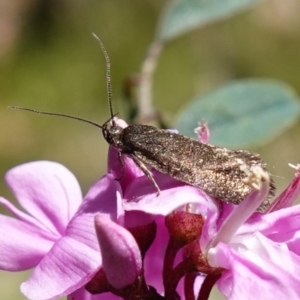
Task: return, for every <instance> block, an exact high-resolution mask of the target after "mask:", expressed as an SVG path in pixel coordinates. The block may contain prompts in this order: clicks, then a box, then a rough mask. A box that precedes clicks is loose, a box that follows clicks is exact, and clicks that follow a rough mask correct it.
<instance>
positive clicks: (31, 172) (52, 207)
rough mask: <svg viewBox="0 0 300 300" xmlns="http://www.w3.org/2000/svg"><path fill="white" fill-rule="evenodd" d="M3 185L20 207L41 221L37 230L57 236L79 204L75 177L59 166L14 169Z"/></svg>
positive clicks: (37, 164) (33, 165) (39, 164)
mask: <svg viewBox="0 0 300 300" xmlns="http://www.w3.org/2000/svg"><path fill="white" fill-rule="evenodd" d="M6 182H7V184H8V186H9V187H10V189H11V190H12V192H13V194H14V195H15V197H16V198H17V200H18V201H19V203H20V205H21V206H22V207H23V208H24V209H25V210H26V211H27V212H28V213H29V214H30V215H32V216H34V217H35V218H36V219H37V220H39V221H40V227H41V228H43V229H46V230H48V231H50V232H53V233H57V234H59V235H61V234H63V233H64V231H65V228H66V226H67V224H68V222H69V220H70V219H71V217H72V216H73V215H74V213H75V212H76V210H77V209H78V207H79V205H80V203H81V201H82V195H81V190H80V187H79V185H78V182H77V180H76V178H75V177H74V175H73V174H72V173H71V172H70V171H69V170H68V169H67V168H65V167H64V166H62V165H60V164H58V163H54V162H49V161H38V162H32V163H26V164H23V165H20V166H17V167H15V168H13V169H11V170H10V171H8V172H7V174H6Z"/></svg>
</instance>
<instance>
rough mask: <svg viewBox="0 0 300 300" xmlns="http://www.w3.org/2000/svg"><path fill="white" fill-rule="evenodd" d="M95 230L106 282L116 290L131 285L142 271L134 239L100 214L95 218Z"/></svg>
mask: <svg viewBox="0 0 300 300" xmlns="http://www.w3.org/2000/svg"><path fill="white" fill-rule="evenodd" d="M95 228H96V232H97V237H98V241H99V245H100V250H101V255H102V266H103V270H104V272H105V274H106V277H107V280H108V282H109V283H110V284H111V285H112V286H113V287H114V288H116V289H121V288H125V287H126V286H128V285H131V284H133V283H134V282H135V281H136V279H137V277H138V276H139V275H140V274H141V269H142V258H141V253H140V250H139V247H138V245H137V243H136V241H135V239H134V237H133V236H132V235H131V233H130V232H129V231H128V230H126V229H125V228H124V227H122V226H119V225H118V224H116V223H115V222H113V221H111V220H109V219H108V218H106V217H104V216H102V215H100V214H99V215H96V217H95ZM125 274H126V275H125Z"/></svg>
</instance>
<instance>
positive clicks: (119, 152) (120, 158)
mask: <svg viewBox="0 0 300 300" xmlns="http://www.w3.org/2000/svg"><path fill="white" fill-rule="evenodd" d="M118 159H119V162H120V164H121V177H119V178H115V180H117V181H121V180H122V179H123V177H124V169H125V165H124V161H123V159H122V152H121V151H118Z"/></svg>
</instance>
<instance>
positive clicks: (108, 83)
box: [92, 33, 116, 125]
mask: <svg viewBox="0 0 300 300" xmlns="http://www.w3.org/2000/svg"><path fill="white" fill-rule="evenodd" d="M92 35H93V36H94V38H95V39H96V40H97V41H98V42H99V44H100V47H101V50H102V52H103V54H104V57H105V61H106V87H107V101H108V107H109V112H110V117H111V120H112V123H113V125H116V122H115V121H114V113H113V107H112V84H111V76H110V60H109V56H108V54H107V51H106V49H105V47H104V44H103V43H102V41H101V40H100V38H99V37H98V36H97V35H96V34H95V33H92Z"/></svg>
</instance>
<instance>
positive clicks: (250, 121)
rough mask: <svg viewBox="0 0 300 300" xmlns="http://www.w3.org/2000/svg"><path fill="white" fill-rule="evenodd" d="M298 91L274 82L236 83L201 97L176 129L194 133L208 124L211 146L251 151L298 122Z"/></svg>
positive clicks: (192, 102)
mask: <svg viewBox="0 0 300 300" xmlns="http://www.w3.org/2000/svg"><path fill="white" fill-rule="evenodd" d="M298 100H299V99H297V96H296V94H295V92H294V91H293V90H292V89H291V88H290V87H289V86H287V85H285V84H283V83H281V82H278V81H273V80H263V79H256V80H236V81H234V82H232V83H230V84H228V85H226V86H224V87H222V88H220V89H217V90H215V91H213V92H211V93H209V94H208V95H204V96H197V97H196V98H194V99H193V100H192V101H191V102H190V104H189V105H188V106H187V107H186V108H185V109H184V110H183V111H182V112H181V113H180V115H179V118H178V122H177V124H176V128H177V129H178V130H179V132H180V133H182V134H184V135H188V136H192V137H195V134H194V135H192V134H191V133H192V132H193V131H194V128H195V127H196V125H197V122H198V121H199V120H205V121H207V122H208V125H209V128H210V132H211V141H210V143H211V144H217V145H220V146H224V147H228V148H236V149H238V148H247V147H250V146H253V145H257V144H262V143H265V142H266V141H267V140H270V139H271V138H273V137H275V136H277V135H278V134H280V133H281V132H283V131H284V130H285V129H286V128H288V127H289V126H291V125H292V124H294V123H295V121H296V120H297V119H298V117H299V113H300V105H299V101H298Z"/></svg>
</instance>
